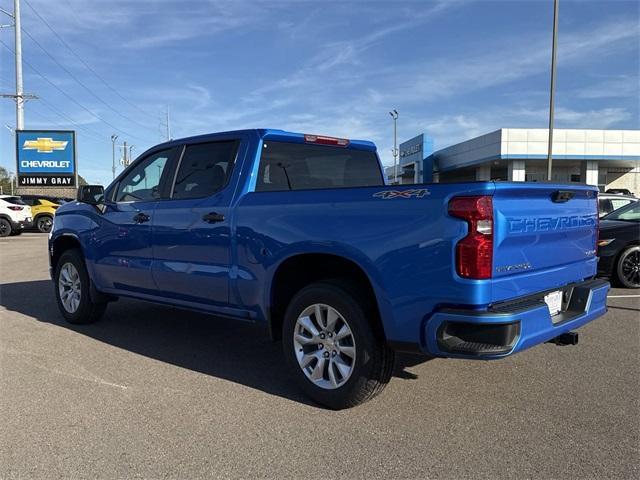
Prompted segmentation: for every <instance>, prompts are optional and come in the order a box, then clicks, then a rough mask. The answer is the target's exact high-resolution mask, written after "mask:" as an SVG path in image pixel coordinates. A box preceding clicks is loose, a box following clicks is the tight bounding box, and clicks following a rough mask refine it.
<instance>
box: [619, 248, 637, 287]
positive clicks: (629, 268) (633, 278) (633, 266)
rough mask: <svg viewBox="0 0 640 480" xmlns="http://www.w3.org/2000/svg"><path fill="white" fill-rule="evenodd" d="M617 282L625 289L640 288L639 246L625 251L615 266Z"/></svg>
mask: <svg viewBox="0 0 640 480" xmlns="http://www.w3.org/2000/svg"><path fill="white" fill-rule="evenodd" d="M616 277H617V279H618V282H619V283H620V284H621V285H622V286H623V287H626V288H640V246H638V245H636V246H633V247H629V248H627V249H625V250H624V251H623V252H622V253H621V254H620V258H618V262H617V264H616Z"/></svg>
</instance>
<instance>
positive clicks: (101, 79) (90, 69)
mask: <svg viewBox="0 0 640 480" xmlns="http://www.w3.org/2000/svg"><path fill="white" fill-rule="evenodd" d="M23 1H24V3H26V4H27V6H28V7H29V8H30V9H31V10H32V11H33V13H35V15H36V17H38V18H39V19H40V21H42V23H44V24H45V25H46V26H47V28H48V29H49V30H51V33H53V34H54V35H55V36H56V38H57V39H58V40H60V43H62V44H63V45H64V46H65V47H66V48H67V50H69V51H70V52H71V53H72V54H73V56H74V57H76V58H77V59H78V60H79V61H80V63H82V64H83V65H84V66H85V67H86V68H87V70H89V71H90V72H91V73H93V74H94V75H95V76H96V78H98V80H100V81H101V82H102V83H103V84H104V85H105V86H106V87H107V88H108V89H109V90H111V91H112V92H113V93H115V94H116V95H117V96H118V97H119V98H120V99H121V100H123V101H124V102H126V103H127V104H129V105H130V106H131V107H133V108H135V109H136V110H138V111H139V112H141V113H143V114H145V115H147V116H148V117H150V118H153V119H156V117H155V116H154V115H152V114H150V113H148V112H146V111H144V110H142V109H141V108H140V107H138V106H137V105H136V104H134V103H132V102H130V101H129V100H127V99H126V98H125V97H123V96H122V95H121V94H120V92H118V90H116V89H115V88H113V87H112V86H111V85H109V83H107V81H106V80H105V79H104V78H103V77H102V76H101V75H100V74H98V72H96V71H95V70H94V69H93V68H91V66H90V65H89V64H88V63H87V62H85V61H84V60H83V59H82V57H81V56H80V55H78V54H77V53H76V52H75V50H74V49H73V48H71V46H70V45H69V44H68V43H67V42H66V41H65V40H64V38H62V37H61V36H60V35H58V32H56V31H55V30H54V29H53V27H52V26H51V25H49V22H47V21H46V20H45V19H44V18H43V17H42V16H41V15H40V14H39V13H38V11H37V10H36V9H35V8H33V7H32V6H31V4H30V3H29V2H28V1H27V0H23Z"/></svg>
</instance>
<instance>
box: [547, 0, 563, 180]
mask: <svg viewBox="0 0 640 480" xmlns="http://www.w3.org/2000/svg"><path fill="white" fill-rule="evenodd" d="M559 2H560V0H553V40H552V43H551V88H550V93H549V147H548V151H547V180H548V181H551V170H552V164H553V101H554V98H553V97H554V94H555V90H556V45H557V42H558V10H559Z"/></svg>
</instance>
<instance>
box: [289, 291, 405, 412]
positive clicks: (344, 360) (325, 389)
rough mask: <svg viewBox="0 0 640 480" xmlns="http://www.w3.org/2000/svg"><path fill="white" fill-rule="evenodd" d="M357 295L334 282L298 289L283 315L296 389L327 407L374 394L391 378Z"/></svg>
mask: <svg viewBox="0 0 640 480" xmlns="http://www.w3.org/2000/svg"><path fill="white" fill-rule="evenodd" d="M374 315H375V311H374V309H373V308H371V307H370V306H369V305H368V304H367V302H366V301H364V298H363V297H362V296H361V295H358V294H357V293H355V292H352V291H350V289H349V287H348V286H346V285H343V284H341V283H340V282H339V281H336V282H319V283H315V284H312V285H309V286H308V287H305V288H303V289H302V290H301V291H300V292H298V293H297V294H296V295H295V296H294V297H293V299H292V300H291V303H290V304H289V307H288V308H287V312H286V314H285V319H284V324H283V336H282V338H283V347H284V353H285V357H286V359H287V363H288V364H289V366H290V368H291V369H292V370H293V374H294V376H295V377H296V380H297V382H298V384H299V385H300V387H301V388H302V390H303V391H304V392H305V393H306V394H307V395H308V396H309V397H311V399H313V400H314V401H316V402H317V403H319V404H321V405H324V406H326V407H329V408H332V409H336V410H338V409H343V408H349V407H353V406H356V405H358V404H360V403H363V402H365V401H367V400H369V399H371V398H373V397H374V396H375V395H377V394H378V393H379V392H380V391H382V389H383V388H384V387H385V386H386V384H387V383H388V382H389V379H390V378H391V372H392V368H393V359H394V355H393V352H392V351H391V350H390V349H389V347H388V346H387V345H386V342H385V340H384V336H383V334H382V332H381V331H380V329H379V328H377V323H376V319H375V318H374Z"/></svg>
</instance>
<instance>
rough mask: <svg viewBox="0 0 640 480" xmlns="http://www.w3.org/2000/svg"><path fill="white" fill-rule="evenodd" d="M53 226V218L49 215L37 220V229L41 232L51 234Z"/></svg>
mask: <svg viewBox="0 0 640 480" xmlns="http://www.w3.org/2000/svg"><path fill="white" fill-rule="evenodd" d="M52 226H53V217H51V216H49V215H41V216H39V217H38V218H37V219H36V228H37V229H38V231H39V232H42V233H49V232H50V231H51V227H52Z"/></svg>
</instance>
